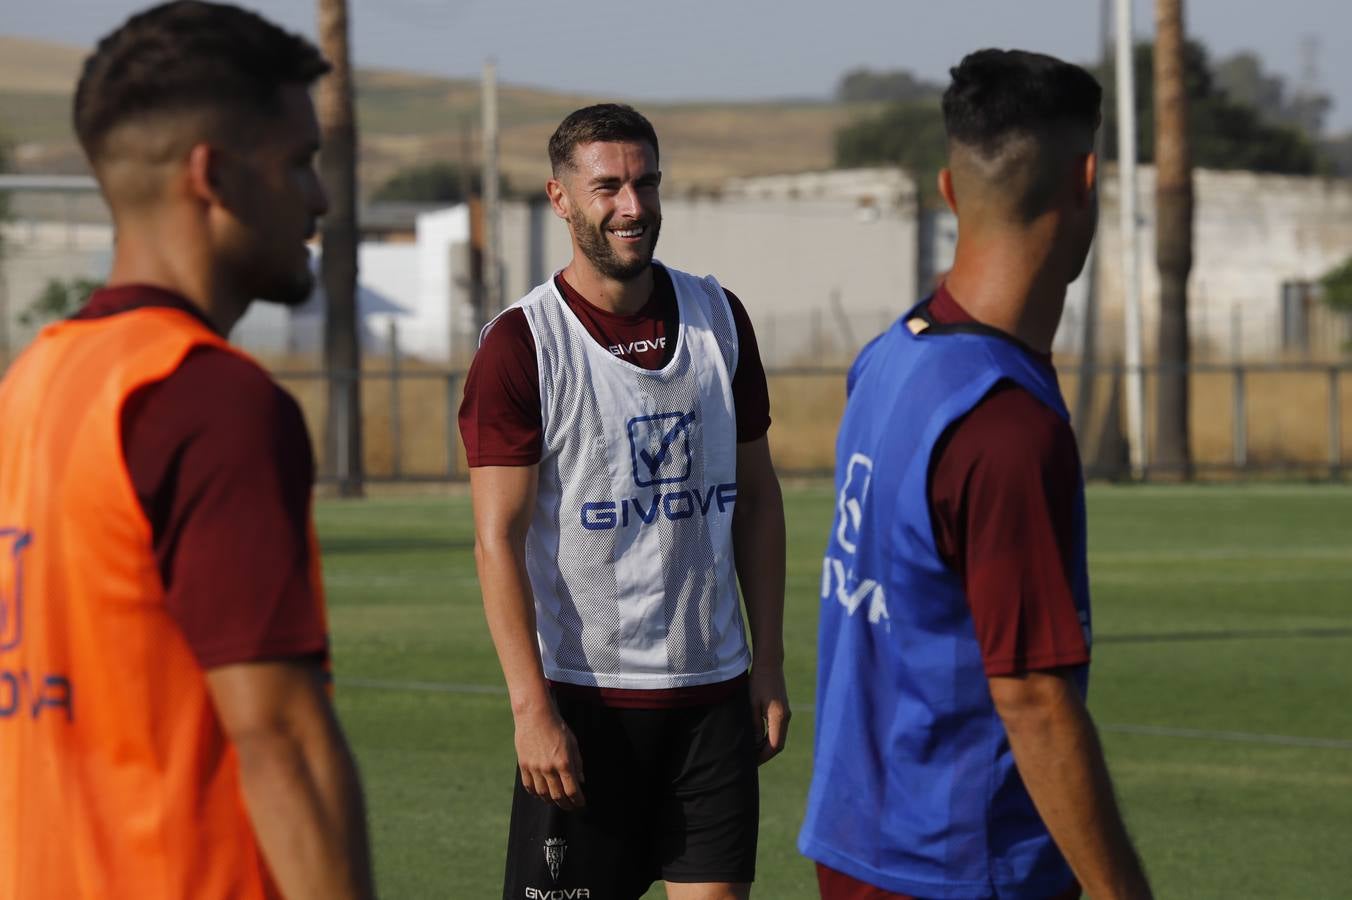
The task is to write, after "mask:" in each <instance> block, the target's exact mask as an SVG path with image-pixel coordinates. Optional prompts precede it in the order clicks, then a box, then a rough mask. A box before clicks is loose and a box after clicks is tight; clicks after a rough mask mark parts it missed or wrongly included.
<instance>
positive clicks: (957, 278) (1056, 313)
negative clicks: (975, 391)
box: [944, 239, 1066, 353]
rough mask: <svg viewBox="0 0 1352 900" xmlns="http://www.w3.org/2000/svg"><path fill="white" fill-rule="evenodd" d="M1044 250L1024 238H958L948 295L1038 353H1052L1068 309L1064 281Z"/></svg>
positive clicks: (979, 318) (948, 282)
mask: <svg viewBox="0 0 1352 900" xmlns="http://www.w3.org/2000/svg"><path fill="white" fill-rule="evenodd" d="M1049 263H1050V260H1049V259H1047V258H1046V253H1045V251H1043V254H1042V257H1041V258H1039V253H1038V250H1037V248H1036V247H1029V246H1027V244H1026V243H1024V242H1021V241H1004V242H983V243H979V244H978V243H974V242H973V243H968V244H967V245H966V246H964V245H963V243H962V241H961V239H959V242H958V248H957V254H956V258H955V260H954V263H953V268H952V269H950V270H949V273H948V275H947V276H946V277H945V278H944V283H945V284H946V285H947V286H948V290H949V293H951V294H952V295H953V298H954V299H955V300H957V301H958V303H959V304H960V305H961V306H962V308H963V309H964V310H966V311H967V313H968V315H970V316H971V317H972V318H974V319H976V320H977V321H978V322H980V323H982V324H983V325H989V326H990V327H992V328H997V329H999V330H1000V331H1003V332H1005V333H1006V334H1009V335H1012V336H1013V337H1015V338H1017V339H1018V340H1020V341H1021V342H1023V343H1024V344H1027V345H1028V346H1029V347H1031V348H1032V349H1034V350H1036V351H1038V352H1039V353H1050V352H1051V349H1052V339H1053V338H1054V337H1055V336H1056V329H1057V326H1058V325H1059V324H1060V322H1061V313H1062V311H1063V310H1064V308H1065V302H1066V284H1065V279H1064V278H1063V277H1061V276H1060V275H1058V274H1057V273H1055V272H1054V271H1053V267H1052V266H1051V265H1050V264H1049Z"/></svg>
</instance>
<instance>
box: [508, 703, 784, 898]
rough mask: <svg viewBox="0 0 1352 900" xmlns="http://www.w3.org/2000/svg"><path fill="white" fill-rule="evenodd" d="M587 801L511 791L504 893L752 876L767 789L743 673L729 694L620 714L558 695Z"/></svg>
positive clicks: (636, 891)
mask: <svg viewBox="0 0 1352 900" xmlns="http://www.w3.org/2000/svg"><path fill="white" fill-rule="evenodd" d="M554 699H555V702H556V703H557V704H558V706H559V713H560V714H561V715H562V716H563V720H564V721H565V722H567V723H568V727H569V728H571V729H572V731H573V735H574V736H575V737H576V738H577V742H578V747H579V750H580V751H581V753H582V769H583V773H584V776H585V778H586V782H585V784H583V786H582V792H583V794H584V796H585V797H586V800H587V805H586V806H585V807H584V808H582V809H580V810H576V811H573V812H565V811H564V810H561V809H559V808H558V807H557V806H555V805H554V804H553V803H550V802H549V801H547V800H541V799H539V798H537V797H534V796H532V795H530V794H528V793H526V789H525V788H524V787H522V785H521V773H520V771H519V770H518V771H517V775H516V792H515V794H514V795H513V797H512V824H511V829H510V831H509V834H508V838H507V876H506V879H505V882H504V886H503V893H502V896H503V898H504V900H556V898H558V900H637V898H638V897H641V896H643V894H644V893H645V892H646V891H647V890H648V888H649V887H650V886H651V885H652V883H653V882H654V881H656V880H657V879H659V878H660V879H663V880H665V881H673V882H686V883H702V882H732V883H743V882H750V881H752V880H754V878H755V876H756V836H757V831H758V828H759V825H760V786H759V781H758V777H757V772H756V757H757V748H756V738H755V735H754V733H753V731H752V723H751V700H750V695H749V693H748V688H747V684H746V681H745V679H744V680H743V682H742V684H741V685H740V686H739V688H738V690H736V691H735V692H734V693H733V694H732V695H731V696H729V697H728V698H727V699H726V700H724V701H722V702H720V703H716V704H713V705H708V706H692V707H686V708H681V709H617V708H614V707H608V706H603V705H601V704H600V703H598V702H595V701H593V700H590V699H583V698H578V697H570V696H565V695H563V694H561V693H558V692H556V693H555V695H554Z"/></svg>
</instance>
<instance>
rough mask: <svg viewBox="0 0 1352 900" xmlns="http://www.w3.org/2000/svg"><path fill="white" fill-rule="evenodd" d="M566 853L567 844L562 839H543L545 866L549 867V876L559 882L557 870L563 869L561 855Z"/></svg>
mask: <svg viewBox="0 0 1352 900" xmlns="http://www.w3.org/2000/svg"><path fill="white" fill-rule="evenodd" d="M567 852H568V842H567V841H565V840H564V839H563V838H559V837H552V838H546V839H545V865H547V866H549V875H550V877H551V878H553V879H554V880H555V881H558V880H559V870H560V869H561V868H563V854H565V853H567Z"/></svg>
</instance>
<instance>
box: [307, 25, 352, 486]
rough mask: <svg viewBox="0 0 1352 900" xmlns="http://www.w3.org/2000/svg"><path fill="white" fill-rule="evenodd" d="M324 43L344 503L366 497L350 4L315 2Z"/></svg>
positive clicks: (327, 281)
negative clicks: (358, 309) (363, 473)
mask: <svg viewBox="0 0 1352 900" xmlns="http://www.w3.org/2000/svg"><path fill="white" fill-rule="evenodd" d="M318 2H319V10H318V11H319V44H320V48H321V49H322V50H323V53H324V56H325V57H327V58H328V61H329V63H330V64H331V65H332V66H333V70H332V71H331V72H330V73H329V74H328V75H327V76H326V77H325V78H324V79H323V80H322V81H320V83H319V90H318V103H317V106H318V113H319V123H320V131H321V135H322V141H321V150H320V156H319V161H320V175H321V177H322V178H323V181H324V190H325V191H326V192H327V193H328V198H329V211H328V213H327V214H326V215H325V216H324V224H323V231H322V233H321V241H322V251H323V257H322V259H321V264H320V265H321V275H322V280H323V283H324V296H325V298H326V300H327V306H326V307H325V311H324V368H325V369H326V371H327V373H328V385H329V390H328V401H329V402H328V415H327V417H326V421H325V425H324V437H325V447H326V448H327V450H328V454H327V457H328V464H329V466H330V467H332V472H333V474H335V475H336V476H337V478H338V492H339V494H340V495H341V496H344V497H360V496H361V495H362V491H363V488H362V481H363V478H362V429H361V347H360V344H359V342H358V339H357V125H356V117H355V116H354V114H353V110H352V61H351V56H350V53H349V49H348V15H347V2H346V0H318Z"/></svg>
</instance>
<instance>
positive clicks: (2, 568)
mask: <svg viewBox="0 0 1352 900" xmlns="http://www.w3.org/2000/svg"><path fill="white" fill-rule="evenodd" d="M32 540H33V535H32V533H31V532H28V531H22V530H20V529H18V528H0V652H3V651H5V650H13V649H14V648H15V647H17V646H19V641H21V640H23V551H24V549H25V548H26V547H27V546H28V545H29V543H31V542H32Z"/></svg>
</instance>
